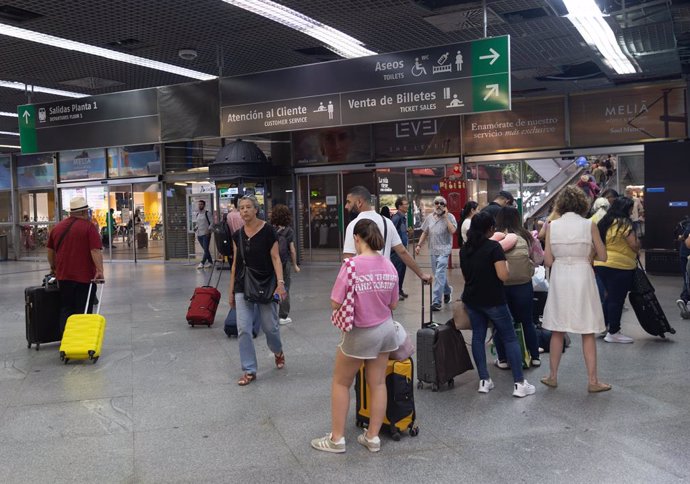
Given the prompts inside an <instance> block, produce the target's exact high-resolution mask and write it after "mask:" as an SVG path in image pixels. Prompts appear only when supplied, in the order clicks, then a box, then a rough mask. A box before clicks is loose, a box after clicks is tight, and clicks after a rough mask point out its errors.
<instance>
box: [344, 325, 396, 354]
mask: <svg viewBox="0 0 690 484" xmlns="http://www.w3.org/2000/svg"><path fill="white" fill-rule="evenodd" d="M338 347H339V348H340V350H341V351H342V352H343V354H344V355H345V356H349V357H351V358H358V359H360V360H373V359H374V358H378V356H379V354H380V353H390V352H391V351H395V350H397V349H398V342H397V336H396V331H395V325H393V320H392V319H387V320H386V321H384V322H383V323H381V324H379V325H378V326H371V327H368V328H358V327H357V326H355V327H353V328H352V331H350V332H349V333H343V336H342V339H341V340H340V344H339V345H338Z"/></svg>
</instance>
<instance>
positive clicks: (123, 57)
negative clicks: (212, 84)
mask: <svg viewBox="0 0 690 484" xmlns="http://www.w3.org/2000/svg"><path fill="white" fill-rule="evenodd" d="M0 35H6V36H9V37H14V38H16V39H22V40H28V41H30V42H37V43H39V44H44V45H50V46H53V47H58V48H61V49H67V50H74V51H77V52H82V53H85V54H91V55H95V56H98V57H105V58H106V59H111V60H115V61H118V62H125V63H127V64H133V65H137V66H142V67H147V68H149V69H155V70H159V71H163V72H169V73H171V74H176V75H178V76H183V77H189V78H192V79H199V80H202V81H206V80H209V79H215V78H216V76H212V75H210V74H206V73H204V72H199V71H194V70H191V69H185V68H184V67H178V66H174V65H172V64H166V63H165V62H158V61H154V60H151V59H145V58H143V57H138V56H135V55H131V54H125V53H123V52H117V51H114V50H109V49H104V48H102V47H96V46H94V45H89V44H83V43H81V42H76V41H74V40H69V39H63V38H61V37H56V36H54V35H48V34H42V33H40V32H33V31H31V30H27V29H22V28H19V27H14V26H12V25H7V24H0Z"/></svg>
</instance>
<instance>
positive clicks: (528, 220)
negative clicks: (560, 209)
mask: <svg viewBox="0 0 690 484" xmlns="http://www.w3.org/2000/svg"><path fill="white" fill-rule="evenodd" d="M585 171H586V169H585V168H582V167H580V166H578V164H577V161H575V160H574V161H573V162H572V163H570V164H568V165H566V166H564V167H563V168H561V170H560V171H559V172H558V173H557V174H556V175H555V176H553V177H552V178H551V179H550V180H549V181H547V182H546V183H545V184H544V185H543V186H541V187H540V188H538V189H536V190H535V191H534V192H533V193H530V194H529V196H527V197H525V198H524V200H523V201H522V207H523V209H522V210H523V212H522V213H523V220H524V221H525V224H526V226H527V227H528V228H529V229H532V227H533V225H534V222H535V221H536V220H538V219H540V218H542V217H545V216H547V215H548V213H549V208H550V207H551V204H552V203H553V201H554V200H555V199H556V197H557V196H558V194H559V193H560V191H561V190H562V189H563V188H564V187H566V186H568V185H572V184H574V183H577V180H578V179H579V178H580V176H582V174H584V173H585Z"/></svg>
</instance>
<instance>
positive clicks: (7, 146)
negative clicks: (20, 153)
mask: <svg viewBox="0 0 690 484" xmlns="http://www.w3.org/2000/svg"><path fill="white" fill-rule="evenodd" d="M0 148H17V149H18V150H20V149H22V147H21V146H15V145H0Z"/></svg>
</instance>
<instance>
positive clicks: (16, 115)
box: [0, 111, 19, 118]
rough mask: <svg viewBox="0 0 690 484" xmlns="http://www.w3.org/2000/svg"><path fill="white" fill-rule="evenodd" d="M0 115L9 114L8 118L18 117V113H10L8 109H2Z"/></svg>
mask: <svg viewBox="0 0 690 484" xmlns="http://www.w3.org/2000/svg"><path fill="white" fill-rule="evenodd" d="M0 116H7V117H8V118H18V117H19V115H18V114H17V113H8V112H7V111H0Z"/></svg>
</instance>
